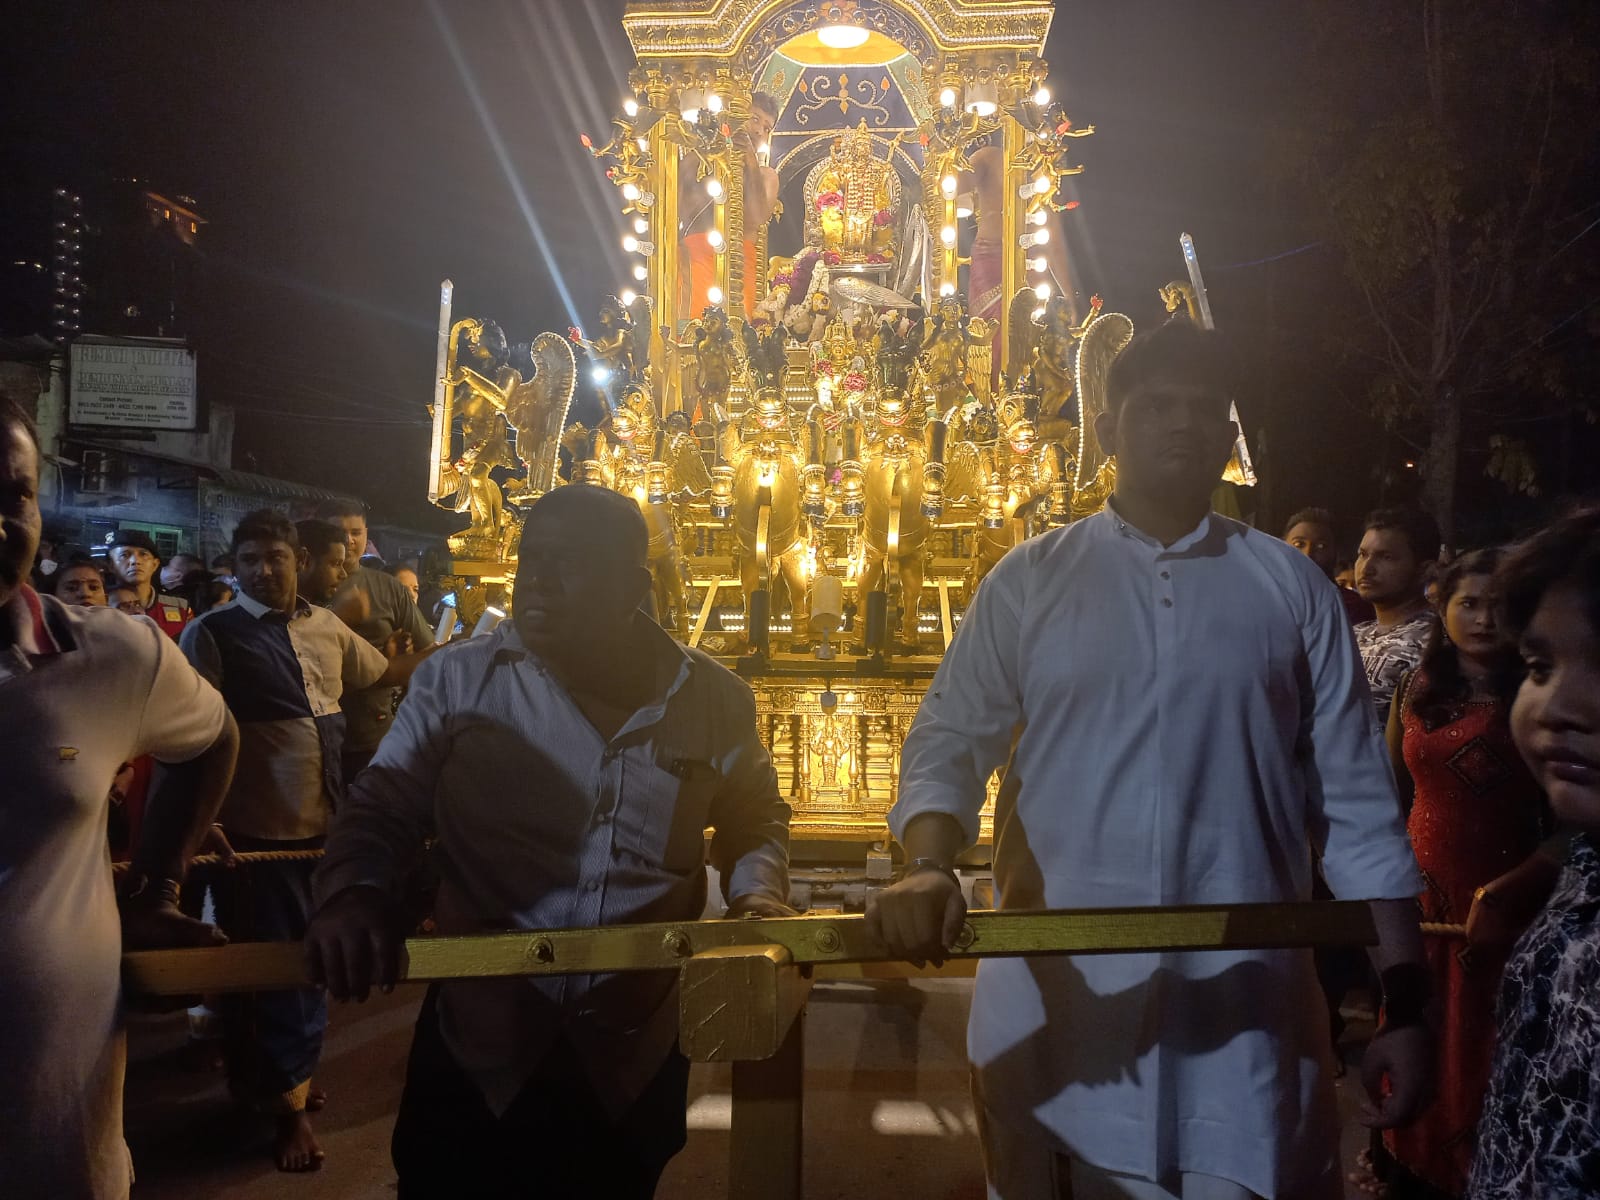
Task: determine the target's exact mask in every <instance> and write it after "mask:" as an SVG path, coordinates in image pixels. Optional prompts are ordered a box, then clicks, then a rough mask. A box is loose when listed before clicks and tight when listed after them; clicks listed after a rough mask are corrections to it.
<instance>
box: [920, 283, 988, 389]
mask: <svg viewBox="0 0 1600 1200" xmlns="http://www.w3.org/2000/svg"><path fill="white" fill-rule="evenodd" d="M992 337H993V330H992V328H991V327H990V325H989V322H987V321H985V320H982V319H981V318H978V317H970V318H969V317H968V316H967V306H966V304H965V302H963V301H962V299H961V297H959V296H954V295H952V296H942V297H940V299H939V302H938V304H937V305H936V306H935V308H934V311H933V315H932V316H931V317H929V318H928V320H927V323H926V329H925V331H924V333H923V337H922V346H921V352H922V375H923V378H924V379H925V380H926V381H927V384H928V386H929V387H930V388H932V390H933V395H934V407H935V409H936V411H938V412H940V413H948V412H949V411H950V410H951V409H952V408H955V407H956V406H957V405H959V404H961V403H962V402H963V401H964V400H965V399H966V398H967V396H968V395H969V394H971V395H977V396H980V397H987V396H988V394H989V371H990V357H991V354H992V349H991V347H992V342H991V338H992Z"/></svg>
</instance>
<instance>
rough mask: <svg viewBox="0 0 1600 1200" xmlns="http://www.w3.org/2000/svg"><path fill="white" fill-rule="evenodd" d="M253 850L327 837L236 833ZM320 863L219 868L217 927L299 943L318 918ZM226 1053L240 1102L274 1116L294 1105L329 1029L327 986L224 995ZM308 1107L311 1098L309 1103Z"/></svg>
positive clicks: (231, 935) (247, 938)
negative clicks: (314, 903) (287, 838)
mask: <svg viewBox="0 0 1600 1200" xmlns="http://www.w3.org/2000/svg"><path fill="white" fill-rule="evenodd" d="M228 840H229V842H230V843H231V844H232V846H233V848H234V849H235V850H238V851H240V852H241V853H242V852H244V851H247V850H311V849H316V848H318V847H320V846H321V845H322V842H323V839H322V838H310V839H307V840H305V841H295V842H279V841H269V840H266V839H262V838H250V837H243V836H240V835H238V834H234V835H231V836H230V837H229V839H228ZM316 867H317V862H316V860H314V859H312V860H307V861H304V862H267V863H258V864H255V865H253V866H247V867H235V868H233V869H232V870H231V871H230V870H220V869H219V870H217V871H216V872H215V873H214V874H213V875H212V877H211V880H212V892H213V894H214V895H215V897H216V904H217V924H218V925H219V926H221V928H222V931H223V932H224V933H226V934H227V935H228V939H229V940H230V941H234V942H298V941H300V940H302V939H303V938H304V937H305V935H306V925H307V923H308V922H309V920H310V916H311V873H312V871H314V870H315V869H316ZM219 1009H220V1011H221V1013H222V1053H223V1058H224V1060H225V1061H226V1063H227V1066H228V1085H229V1087H230V1088H231V1089H232V1091H233V1094H234V1095H235V1096H236V1097H237V1098H238V1099H240V1100H242V1101H244V1102H246V1103H249V1104H253V1105H256V1106H258V1107H261V1108H265V1109H269V1110H272V1111H283V1110H285V1109H287V1108H291V1107H300V1106H302V1105H301V1104H291V1103H290V1102H289V1101H288V1100H287V1099H286V1097H287V1094H288V1093H290V1092H292V1091H293V1090H294V1089H295V1088H297V1087H299V1086H300V1085H301V1084H303V1083H305V1082H306V1081H307V1080H309V1079H310V1078H311V1072H312V1071H313V1070H315V1069H316V1065H317V1059H318V1058H320V1057H321V1055H322V1035H323V1033H324V1032H325V1031H326V1030H327V1027H328V997H327V994H326V993H325V992H324V991H323V990H322V989H321V988H296V989H295V990H293V991H286V992H243V993H236V994H232V995H226V996H223V997H222V998H221V1003H220V1006H219ZM302 1104H303V1098H302Z"/></svg>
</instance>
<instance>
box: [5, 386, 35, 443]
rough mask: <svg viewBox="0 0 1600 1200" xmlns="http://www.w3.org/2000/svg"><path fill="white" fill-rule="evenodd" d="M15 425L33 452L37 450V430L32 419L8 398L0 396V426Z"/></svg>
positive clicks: (20, 406)
mask: <svg viewBox="0 0 1600 1200" xmlns="http://www.w3.org/2000/svg"><path fill="white" fill-rule="evenodd" d="M8 425H15V426H17V428H19V429H21V430H22V432H23V433H25V434H27V435H28V440H29V441H30V442H32V443H33V448H34V450H35V451H37V450H38V449H39V428H38V426H37V425H35V424H34V423H33V418H32V417H30V416H29V415H28V414H27V412H25V411H24V410H23V407H22V405H20V404H18V403H17V402H16V401H15V400H13V399H11V397H10V396H0V426H8Z"/></svg>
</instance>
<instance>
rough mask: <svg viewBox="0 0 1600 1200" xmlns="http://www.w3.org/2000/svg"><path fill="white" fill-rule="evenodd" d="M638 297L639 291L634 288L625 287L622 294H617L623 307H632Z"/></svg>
mask: <svg viewBox="0 0 1600 1200" xmlns="http://www.w3.org/2000/svg"><path fill="white" fill-rule="evenodd" d="M638 298H639V293H637V292H635V291H634V290H633V289H632V288H623V289H622V292H621V294H620V295H618V296H617V299H618V300H620V301H622V307H623V308H632V307H633V302H634V301H635V300H637V299H638Z"/></svg>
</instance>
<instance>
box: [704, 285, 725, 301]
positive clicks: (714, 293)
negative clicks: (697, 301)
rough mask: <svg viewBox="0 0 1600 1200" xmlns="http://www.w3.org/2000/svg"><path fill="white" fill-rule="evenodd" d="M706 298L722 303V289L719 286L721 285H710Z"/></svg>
mask: <svg viewBox="0 0 1600 1200" xmlns="http://www.w3.org/2000/svg"><path fill="white" fill-rule="evenodd" d="M706 300H707V301H708V302H709V303H711V304H721V303H722V289H721V288H719V287H715V286H713V287H708V288H707V289H706Z"/></svg>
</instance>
